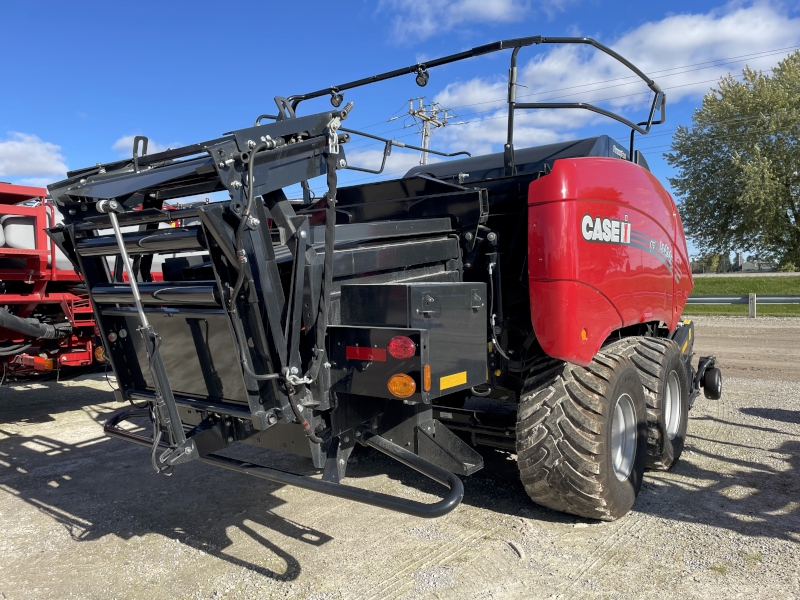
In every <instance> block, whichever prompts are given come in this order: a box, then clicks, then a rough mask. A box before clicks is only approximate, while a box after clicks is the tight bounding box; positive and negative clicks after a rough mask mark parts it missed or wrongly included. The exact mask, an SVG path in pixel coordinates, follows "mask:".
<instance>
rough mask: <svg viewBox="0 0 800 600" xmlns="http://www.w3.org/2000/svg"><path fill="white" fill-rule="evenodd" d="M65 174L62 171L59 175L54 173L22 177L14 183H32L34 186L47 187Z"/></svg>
mask: <svg viewBox="0 0 800 600" xmlns="http://www.w3.org/2000/svg"><path fill="white" fill-rule="evenodd" d="M62 178H63V175H61V174H60V173H59V174H58V175H55V174H54V175H53V176H51V177H22V178H21V179H18V180H16V181H15V182H14V183H17V184H19V185H30V186H33V187H46V186H47V185H49V184H51V183H53V182H55V181H57V180H59V179H62Z"/></svg>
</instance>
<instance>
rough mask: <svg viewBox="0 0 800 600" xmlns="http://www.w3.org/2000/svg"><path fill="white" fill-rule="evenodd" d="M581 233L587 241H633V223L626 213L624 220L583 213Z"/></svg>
mask: <svg viewBox="0 0 800 600" xmlns="http://www.w3.org/2000/svg"><path fill="white" fill-rule="evenodd" d="M581 233H582V234H583V239H585V240H586V241H587V242H610V243H612V244H630V243H631V224H630V223H629V222H628V215H625V220H624V221H618V220H617V219H601V218H600V217H592V216H591V215H583V220H582V221H581Z"/></svg>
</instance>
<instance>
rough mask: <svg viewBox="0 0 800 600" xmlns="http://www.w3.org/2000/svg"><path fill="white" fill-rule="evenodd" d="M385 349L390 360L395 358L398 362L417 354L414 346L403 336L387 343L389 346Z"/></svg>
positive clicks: (409, 339)
mask: <svg viewBox="0 0 800 600" xmlns="http://www.w3.org/2000/svg"><path fill="white" fill-rule="evenodd" d="M386 349H387V350H388V351H389V354H390V355H391V356H392V358H397V359H399V360H403V359H406V358H411V357H412V356H414V355H415V354H416V353H417V346H416V344H414V342H413V341H412V340H411V338H407V337H406V336H404V335H398V336H396V337H393V338H392V339H391V340H390V341H389V345H388V346H387V347H386Z"/></svg>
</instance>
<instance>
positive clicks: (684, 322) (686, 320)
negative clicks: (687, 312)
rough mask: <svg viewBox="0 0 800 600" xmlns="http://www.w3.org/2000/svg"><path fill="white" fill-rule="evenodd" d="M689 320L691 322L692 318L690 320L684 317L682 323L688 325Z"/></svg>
mask: <svg viewBox="0 0 800 600" xmlns="http://www.w3.org/2000/svg"><path fill="white" fill-rule="evenodd" d="M691 322H692V320H691V319H684V321H683V324H684V325H688V324H689V323H691Z"/></svg>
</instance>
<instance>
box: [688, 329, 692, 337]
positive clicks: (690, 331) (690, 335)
mask: <svg viewBox="0 0 800 600" xmlns="http://www.w3.org/2000/svg"><path fill="white" fill-rule="evenodd" d="M689 339H692V330H691V329H690V330H689Z"/></svg>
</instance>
